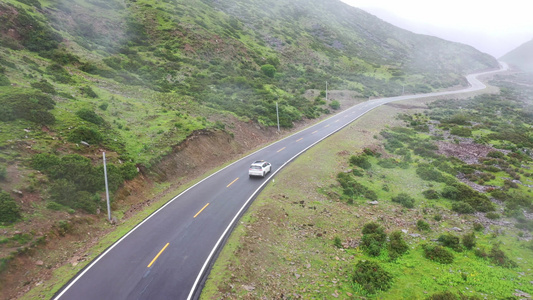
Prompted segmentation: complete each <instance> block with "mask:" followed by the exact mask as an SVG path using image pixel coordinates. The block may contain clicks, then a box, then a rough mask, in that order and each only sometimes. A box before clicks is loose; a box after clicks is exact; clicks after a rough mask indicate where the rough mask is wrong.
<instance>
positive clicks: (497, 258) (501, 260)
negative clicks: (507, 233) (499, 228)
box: [488, 244, 518, 268]
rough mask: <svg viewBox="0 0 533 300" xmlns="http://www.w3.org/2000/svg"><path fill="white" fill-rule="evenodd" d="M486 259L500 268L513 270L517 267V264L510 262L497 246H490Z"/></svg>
mask: <svg viewBox="0 0 533 300" xmlns="http://www.w3.org/2000/svg"><path fill="white" fill-rule="evenodd" d="M488 257H489V258H490V259H491V261H492V262H493V263H494V264H497V265H498V266H500V267H504V268H515V267H517V266H518V265H517V263H516V262H514V261H513V260H511V259H510V258H509V257H508V256H507V255H506V254H505V252H503V251H502V250H501V249H500V246H499V244H495V245H493V246H492V249H491V250H490V253H489V255H488Z"/></svg>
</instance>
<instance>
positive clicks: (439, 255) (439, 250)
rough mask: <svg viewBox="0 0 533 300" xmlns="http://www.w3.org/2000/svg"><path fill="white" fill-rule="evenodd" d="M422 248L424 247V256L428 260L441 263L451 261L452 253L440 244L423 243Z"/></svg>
mask: <svg viewBox="0 0 533 300" xmlns="http://www.w3.org/2000/svg"><path fill="white" fill-rule="evenodd" d="M422 248H423V249H424V257H425V258H427V259H429V260H432V261H435V262H438V263H441V264H451V263H453V260H454V257H453V254H452V253H451V252H450V251H448V250H446V249H445V248H444V247H442V246H439V245H429V244H425V245H423V246H422Z"/></svg>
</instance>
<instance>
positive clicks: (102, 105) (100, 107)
mask: <svg viewBox="0 0 533 300" xmlns="http://www.w3.org/2000/svg"><path fill="white" fill-rule="evenodd" d="M108 106H109V104H108V103H102V104H100V105H99V106H98V108H99V109H101V110H104V111H105V110H107V107H108ZM217 122H219V121H217Z"/></svg>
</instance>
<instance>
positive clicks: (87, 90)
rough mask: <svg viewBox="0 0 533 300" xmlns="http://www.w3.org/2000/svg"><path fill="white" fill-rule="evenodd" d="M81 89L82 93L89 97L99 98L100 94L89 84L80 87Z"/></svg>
mask: <svg viewBox="0 0 533 300" xmlns="http://www.w3.org/2000/svg"><path fill="white" fill-rule="evenodd" d="M80 91H81V93H82V94H84V95H86V96H87V97H89V98H98V94H96V93H95V92H94V91H93V89H92V88H91V87H90V86H88V85H85V86H82V87H81V88H80Z"/></svg>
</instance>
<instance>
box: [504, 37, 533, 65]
mask: <svg viewBox="0 0 533 300" xmlns="http://www.w3.org/2000/svg"><path fill="white" fill-rule="evenodd" d="M500 60H502V61H504V62H507V63H509V64H511V65H513V66H516V67H518V68H520V69H521V70H523V71H526V72H533V40H531V41H529V42H526V43H524V44H522V45H521V46H520V47H518V48H516V49H514V50H512V51H510V52H509V53H507V54H505V55H504V56H502V57H501V58H500Z"/></svg>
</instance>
